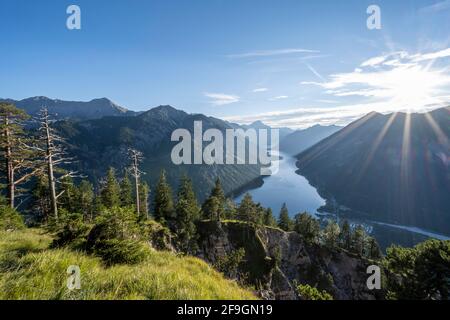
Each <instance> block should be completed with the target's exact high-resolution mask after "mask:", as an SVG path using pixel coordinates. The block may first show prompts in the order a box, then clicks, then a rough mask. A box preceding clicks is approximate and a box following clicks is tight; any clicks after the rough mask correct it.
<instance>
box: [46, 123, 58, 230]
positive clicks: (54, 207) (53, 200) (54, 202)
mask: <svg viewBox="0 0 450 320" xmlns="http://www.w3.org/2000/svg"><path fill="white" fill-rule="evenodd" d="M44 126H45V135H46V142H47V152H46V156H47V176H48V187H49V190H50V205H51V210H52V213H53V216H54V217H55V219H56V221H58V202H57V201H58V199H57V196H56V181H55V175H54V172H53V154H52V149H53V147H52V137H51V135H50V128H49V122H48V114H45V118H44Z"/></svg>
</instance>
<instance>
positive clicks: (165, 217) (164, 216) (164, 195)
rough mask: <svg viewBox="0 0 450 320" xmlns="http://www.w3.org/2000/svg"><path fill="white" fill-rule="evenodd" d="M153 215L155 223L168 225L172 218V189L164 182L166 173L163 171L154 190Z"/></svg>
mask: <svg viewBox="0 0 450 320" xmlns="http://www.w3.org/2000/svg"><path fill="white" fill-rule="evenodd" d="M154 215H155V219H156V221H159V222H161V223H167V224H170V222H171V220H173V218H174V206H173V196H172V189H171V188H170V186H169V184H168V183H167V180H166V172H165V171H164V170H163V171H162V172H161V175H160V177H159V181H158V184H157V185H156V189H155V199H154Z"/></svg>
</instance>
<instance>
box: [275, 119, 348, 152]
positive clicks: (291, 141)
mask: <svg viewBox="0 0 450 320" xmlns="http://www.w3.org/2000/svg"><path fill="white" fill-rule="evenodd" d="M340 129H342V127H338V126H334V125H333V126H321V125H315V126H313V127H310V128H308V129H304V130H297V131H295V132H293V133H291V134H289V135H287V136H285V137H284V139H281V142H280V151H282V152H286V153H288V154H290V155H297V154H299V153H300V152H302V151H304V150H306V149H308V148H309V147H311V146H313V145H315V144H316V143H318V142H319V141H321V140H323V139H325V138H326V137H328V136H330V135H332V134H333V133H335V132H337V131H339V130H340Z"/></svg>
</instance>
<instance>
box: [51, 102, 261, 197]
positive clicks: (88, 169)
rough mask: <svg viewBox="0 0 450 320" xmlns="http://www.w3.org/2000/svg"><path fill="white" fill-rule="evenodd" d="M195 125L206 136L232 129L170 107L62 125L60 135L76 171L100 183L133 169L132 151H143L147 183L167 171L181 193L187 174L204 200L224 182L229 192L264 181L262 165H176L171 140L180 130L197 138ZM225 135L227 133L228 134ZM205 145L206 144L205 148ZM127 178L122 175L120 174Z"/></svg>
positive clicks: (59, 127) (227, 125) (152, 182)
mask: <svg viewBox="0 0 450 320" xmlns="http://www.w3.org/2000/svg"><path fill="white" fill-rule="evenodd" d="M194 121H202V124H203V131H205V130H207V129H210V128H215V129H218V130H220V131H221V132H223V133H224V132H225V130H226V129H230V128H231V126H230V125H229V124H228V123H227V122H225V121H222V120H219V119H216V118H213V117H207V116H205V115H202V114H188V113H186V112H184V111H181V110H177V109H175V108H173V107H171V106H159V107H157V108H154V109H151V110H149V111H147V112H144V113H141V114H139V115H136V116H131V117H127V116H124V117H103V118H101V119H94V120H86V121H60V122H58V123H57V128H58V129H59V130H58V131H59V132H61V134H62V135H63V136H64V137H65V138H66V139H67V141H68V142H69V143H70V146H71V148H70V149H71V152H72V154H73V155H74V156H75V157H76V158H77V159H78V160H79V161H78V162H77V163H78V164H77V166H78V167H77V169H78V170H79V171H80V172H82V173H84V174H86V175H88V176H89V178H90V179H91V180H92V181H93V182H98V181H99V180H100V179H102V178H103V176H104V175H105V172H106V170H107V169H108V167H110V166H112V167H114V168H119V169H120V168H125V167H126V166H128V165H129V160H128V158H127V150H128V148H129V147H132V148H136V149H138V150H140V151H141V152H143V155H144V161H143V163H142V170H143V171H144V172H146V175H145V176H143V178H144V179H145V180H146V181H148V182H149V183H150V184H151V185H154V184H155V182H156V180H157V178H158V177H159V174H160V172H161V170H162V169H165V171H166V173H167V177H168V180H169V182H170V183H171V185H172V186H173V187H174V188H176V187H177V186H178V180H179V178H180V177H181V176H182V175H183V174H185V173H186V174H188V176H189V177H190V178H192V179H193V182H194V188H195V190H196V192H197V193H198V196H199V198H200V199H201V200H202V199H204V198H205V197H206V195H207V194H209V192H210V189H211V188H212V186H213V185H214V182H215V179H216V178H217V177H219V178H220V179H221V181H222V184H223V187H224V190H225V192H226V193H231V192H233V191H235V190H237V189H241V188H245V187H246V186H247V184H250V185H252V184H253V183H255V182H257V181H259V180H261V177H260V167H259V165H206V164H204V165H175V164H173V162H172V160H171V151H172V148H173V147H174V146H175V145H176V144H178V142H172V141H171V135H172V132H173V131H174V130H176V129H187V130H189V132H191V135H192V136H193V134H192V133H193V128H194ZM224 136H225V134H224ZM205 145H206V143H205ZM120 174H122V172H120Z"/></svg>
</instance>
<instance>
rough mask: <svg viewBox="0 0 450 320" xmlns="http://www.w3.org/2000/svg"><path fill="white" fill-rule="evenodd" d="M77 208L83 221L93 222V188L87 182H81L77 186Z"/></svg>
mask: <svg viewBox="0 0 450 320" xmlns="http://www.w3.org/2000/svg"><path fill="white" fill-rule="evenodd" d="M78 207H79V209H80V210H79V211H80V213H82V214H83V216H84V217H85V219H89V220H91V221H92V220H93V215H94V187H93V186H92V184H91V183H90V182H89V181H87V180H83V181H81V183H80V185H79V186H78Z"/></svg>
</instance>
